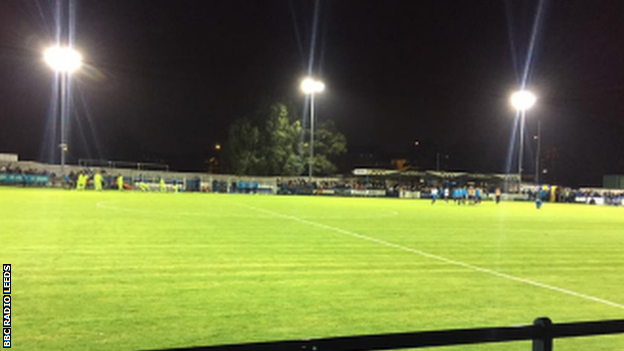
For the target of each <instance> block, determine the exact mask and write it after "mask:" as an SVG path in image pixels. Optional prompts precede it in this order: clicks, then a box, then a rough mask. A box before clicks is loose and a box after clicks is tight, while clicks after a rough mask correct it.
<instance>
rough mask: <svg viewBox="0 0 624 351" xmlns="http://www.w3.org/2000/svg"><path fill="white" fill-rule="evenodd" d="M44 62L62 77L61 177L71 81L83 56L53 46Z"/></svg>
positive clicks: (45, 53)
mask: <svg viewBox="0 0 624 351" xmlns="http://www.w3.org/2000/svg"><path fill="white" fill-rule="evenodd" d="M43 59H44V61H45V62H46V63H47V64H48V65H49V66H50V67H51V68H52V69H53V70H54V71H55V72H56V73H57V75H58V76H60V77H61V143H60V144H59V147H60V149H61V175H63V174H65V154H66V153H67V150H68V146H67V133H66V132H67V131H66V123H67V120H68V119H69V115H70V113H69V107H70V106H69V105H70V103H69V99H68V98H69V79H70V76H71V75H72V74H73V73H74V72H76V71H77V70H78V69H80V67H81V66H82V55H81V54H80V53H79V52H78V51H76V50H74V49H72V48H71V47H62V46H52V47H50V48H48V49H46V50H45V51H44V53H43Z"/></svg>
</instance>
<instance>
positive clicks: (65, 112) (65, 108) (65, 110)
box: [58, 72, 69, 175]
mask: <svg viewBox="0 0 624 351" xmlns="http://www.w3.org/2000/svg"><path fill="white" fill-rule="evenodd" d="M58 74H59V75H60V76H61V144H60V145H59V147H60V149H61V175H63V174H65V157H66V153H67V148H68V147H67V131H66V125H67V118H68V117H69V103H68V101H67V97H68V93H67V90H68V87H69V73H67V72H58Z"/></svg>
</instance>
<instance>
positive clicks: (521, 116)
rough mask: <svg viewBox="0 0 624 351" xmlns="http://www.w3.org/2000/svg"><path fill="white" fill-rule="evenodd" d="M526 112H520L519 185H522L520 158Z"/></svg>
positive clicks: (522, 150)
mask: <svg viewBox="0 0 624 351" xmlns="http://www.w3.org/2000/svg"><path fill="white" fill-rule="evenodd" d="M525 114H526V111H525V110H521V111H520V150H519V155H518V174H519V175H520V184H522V157H523V153H524V118H525Z"/></svg>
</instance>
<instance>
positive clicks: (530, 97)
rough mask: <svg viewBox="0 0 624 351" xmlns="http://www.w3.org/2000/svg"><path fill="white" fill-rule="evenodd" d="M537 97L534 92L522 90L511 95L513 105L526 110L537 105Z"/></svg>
mask: <svg viewBox="0 0 624 351" xmlns="http://www.w3.org/2000/svg"><path fill="white" fill-rule="evenodd" d="M536 100H537V98H536V97H535V95H534V94H533V93H531V92H530V91H526V90H521V91H517V92H515V93H513V94H512V95H511V105H512V106H513V107H514V108H515V109H516V110H518V111H526V110H528V109H530V108H531V107H533V105H535V101H536Z"/></svg>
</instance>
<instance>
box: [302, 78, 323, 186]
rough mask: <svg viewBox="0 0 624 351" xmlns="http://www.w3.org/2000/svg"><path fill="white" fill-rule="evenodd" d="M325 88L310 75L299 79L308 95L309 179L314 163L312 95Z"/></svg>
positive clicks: (303, 90)
mask: <svg viewBox="0 0 624 351" xmlns="http://www.w3.org/2000/svg"><path fill="white" fill-rule="evenodd" d="M324 90H325V84H324V83H323V82H321V81H318V80H315V79H313V78H311V77H307V78H305V79H304V80H303V81H301V91H302V92H303V93H304V94H306V95H309V96H310V162H309V163H308V177H309V178H310V181H311V180H312V175H313V166H314V165H313V164H314V95H315V94H318V93H322V92H323V91H324Z"/></svg>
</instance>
